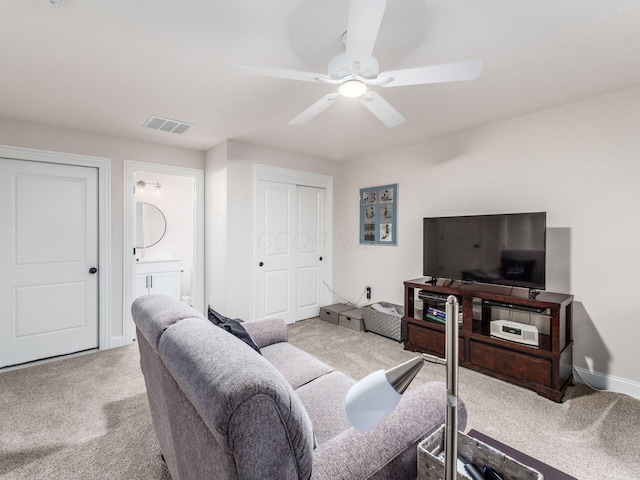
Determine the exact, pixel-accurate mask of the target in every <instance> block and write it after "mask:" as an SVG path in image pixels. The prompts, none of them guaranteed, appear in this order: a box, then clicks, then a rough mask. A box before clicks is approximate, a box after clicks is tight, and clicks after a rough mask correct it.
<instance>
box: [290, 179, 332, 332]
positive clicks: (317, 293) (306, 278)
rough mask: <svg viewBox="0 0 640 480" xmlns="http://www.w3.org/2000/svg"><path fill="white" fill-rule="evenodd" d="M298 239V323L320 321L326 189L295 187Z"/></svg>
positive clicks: (296, 239) (296, 243) (296, 242)
mask: <svg viewBox="0 0 640 480" xmlns="http://www.w3.org/2000/svg"><path fill="white" fill-rule="evenodd" d="M296 201H297V211H296V213H297V222H296V223H297V235H296V237H295V243H294V248H295V253H296V266H295V268H296V274H295V278H296V281H297V292H296V294H297V296H296V305H295V307H296V308H295V319H296V320H304V319H305V318H311V317H317V316H318V315H319V314H320V306H321V302H322V288H323V285H322V282H323V280H324V274H323V268H322V267H323V265H324V264H323V261H324V258H323V255H324V253H323V252H324V240H325V238H324V189H322V188H315V187H301V186H298V187H296Z"/></svg>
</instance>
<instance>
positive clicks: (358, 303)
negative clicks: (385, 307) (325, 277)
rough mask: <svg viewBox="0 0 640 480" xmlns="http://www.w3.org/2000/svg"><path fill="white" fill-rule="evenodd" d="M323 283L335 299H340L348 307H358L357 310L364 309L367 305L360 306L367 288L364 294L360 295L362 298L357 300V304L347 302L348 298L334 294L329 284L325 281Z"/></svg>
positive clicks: (363, 291)
mask: <svg viewBox="0 0 640 480" xmlns="http://www.w3.org/2000/svg"><path fill="white" fill-rule="evenodd" d="M322 283H324V286H325V287H327V290H329V291H330V292H331V293H332V294H333V296H334V297H336V298H339V299H340V300H342V301H343V302H345V303H346V304H347V305H351V306H352V307H356V308H359V307H363V306H364V305H366V304H362V305H360V300H362V297H363V296H364V294H365V293H366V292H367V289H366V288H365V289H364V290H362V293H361V294H360V297H359V298H358V300H356V301H355V302H352V301H351V300H347V299H346V298H344V297H341V296H340V295H338V294H337V293H336V292H334V291H333V290H332V289H331V287H330V286H329V285H327V282H325V281H323V282H322Z"/></svg>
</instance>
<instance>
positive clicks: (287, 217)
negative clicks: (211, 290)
mask: <svg viewBox="0 0 640 480" xmlns="http://www.w3.org/2000/svg"><path fill="white" fill-rule="evenodd" d="M257 205H258V208H257V209H256V258H257V262H258V264H257V265H256V278H257V288H256V309H255V311H256V316H257V317H258V318H261V317H280V318H283V319H284V320H285V321H286V322H287V323H293V322H295V321H296V320H302V319H305V318H311V317H314V316H317V315H318V313H319V309H320V303H321V295H322V281H323V278H324V277H323V269H322V261H323V260H324V259H323V258H322V255H323V246H324V216H323V215H324V190H323V189H321V188H313V187H301V186H296V185H293V184H286V183H278V182H267V181H260V182H258V198H257Z"/></svg>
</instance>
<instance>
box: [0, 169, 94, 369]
mask: <svg viewBox="0 0 640 480" xmlns="http://www.w3.org/2000/svg"><path fill="white" fill-rule="evenodd" d="M0 185H1V188H0V192H2V193H0V225H3V226H6V227H7V228H2V229H1V230H0V271H1V272H2V275H1V276H0V367H3V366H7V365H15V364H19V363H24V362H29V361H32V360H37V359H42V358H47V357H52V356H57V355H63V354H67V353H72V352H78V351H82V350H88V349H92V348H97V346H98V275H96V274H95V272H93V273H90V269H91V268H97V267H98V264H97V262H98V214H97V212H98V204H97V199H98V187H97V169H96V168H92V167H78V166H70V165H60V164H50V163H41V162H30V161H21V160H7V159H0Z"/></svg>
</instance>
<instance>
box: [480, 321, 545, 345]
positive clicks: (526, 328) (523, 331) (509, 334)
mask: <svg viewBox="0 0 640 480" xmlns="http://www.w3.org/2000/svg"><path fill="white" fill-rule="evenodd" d="M491 336H492V337H497V338H502V339H503V340H511V341H512V342H518V343H524V344H526V345H532V346H534V347H537V346H538V327H536V326H535V325H527V324H526V323H518V322H510V321H509V320H493V321H492V322H491Z"/></svg>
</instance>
